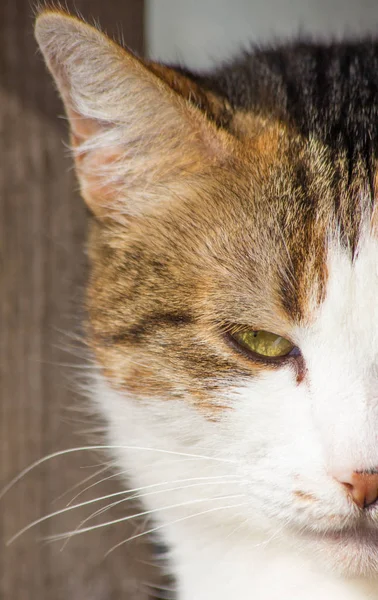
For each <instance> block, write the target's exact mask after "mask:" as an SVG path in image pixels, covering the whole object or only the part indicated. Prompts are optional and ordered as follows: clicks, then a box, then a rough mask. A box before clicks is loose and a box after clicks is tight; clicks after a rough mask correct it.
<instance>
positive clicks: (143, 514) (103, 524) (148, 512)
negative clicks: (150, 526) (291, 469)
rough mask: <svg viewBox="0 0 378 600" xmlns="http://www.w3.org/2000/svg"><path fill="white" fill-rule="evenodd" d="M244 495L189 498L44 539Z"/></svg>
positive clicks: (58, 538)
mask: <svg viewBox="0 0 378 600" xmlns="http://www.w3.org/2000/svg"><path fill="white" fill-rule="evenodd" d="M242 496H244V494H231V495H228V496H218V497H214V498H200V499H197V500H188V501H186V502H179V503H178V504H171V505H169V506H163V507H161V508H154V509H151V510H144V511H142V512H140V513H136V514H134V515H128V516H127V517H121V518H119V519H113V520H112V521H107V522H106V523H99V524H98V525H93V526H92V527H83V528H82V529H77V530H75V529H74V530H72V531H67V532H66V533H58V534H56V535H52V536H48V537H46V538H44V539H46V540H61V539H65V538H66V537H67V536H69V537H71V536H74V535H79V534H81V533H86V532H88V531H93V530H95V529H101V528H103V527H108V526H110V525H116V524H118V523H124V522H125V521H130V520H131V519H136V518H138V517H144V516H148V515H151V514H155V513H157V512H161V511H164V510H170V509H173V508H181V507H184V506H190V505H192V504H198V503H201V502H209V501H210V500H211V501H212V502H214V501H215V500H227V499H229V498H240V497H242Z"/></svg>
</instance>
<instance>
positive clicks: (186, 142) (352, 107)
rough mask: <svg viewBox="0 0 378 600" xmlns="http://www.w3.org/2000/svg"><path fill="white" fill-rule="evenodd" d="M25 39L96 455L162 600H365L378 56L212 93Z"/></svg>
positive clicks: (338, 52)
mask: <svg viewBox="0 0 378 600" xmlns="http://www.w3.org/2000/svg"><path fill="white" fill-rule="evenodd" d="M36 37H37V40H38V42H39V45H40V48H41V51H42V53H43V55H44V57H45V60H46V62H47V65H48V67H49V69H50V71H51V73H52V75H53V77H54V79H55V82H56V84H57V87H58V89H59V91H60V94H61V96H62V99H63V101H64V104H65V108H66V112H67V115H68V119H69V122H70V130H71V144H72V151H73V155H74V160H75V165H76V172H77V176H78V179H79V182H80V187H81V193H82V196H83V198H84V200H85V201H86V203H87V205H88V207H89V209H90V210H91V212H92V214H93V219H92V220H93V223H92V225H91V231H90V236H89V242H88V253H89V257H90V261H91V273H90V278H89V283H88V293H87V310H88V324H87V338H88V343H89V346H90V348H91V350H92V352H93V356H94V360H95V362H96V365H97V374H96V376H95V377H94V380H93V382H92V385H93V402H94V403H95V405H96V406H97V410H98V411H99V412H100V413H101V415H102V417H103V418H104V419H105V421H106V427H107V445H108V446H109V447H110V449H109V452H111V453H112V456H113V457H114V458H115V460H116V461H117V463H118V465H119V466H120V467H121V468H122V470H123V471H124V472H127V473H128V475H129V477H128V481H129V484H130V485H131V486H132V487H133V488H138V489H139V488H140V489H142V490H143V506H144V511H145V512H146V513H148V514H149V516H150V518H151V523H150V530H151V531H153V532H154V534H155V535H158V536H159V539H161V540H163V542H164V544H165V545H166V546H167V563H168V568H169V570H170V572H171V573H172V574H173V575H174V576H175V580H176V582H177V598H178V600H226V599H227V600H230V599H235V600H278V599H280V600H288V599H289V598H290V599H292V598H299V599H301V600H315V599H316V600H318V599H319V598H321V599H322V600H330V599H332V600H341V599H342V600H362V599H366V598H372V599H378V579H377V575H378V500H377V499H378V386H377V384H378V303H377V297H378V221H377V211H376V187H377V186H376V181H377V179H376V176H377V166H378V165H377V149H378V42H374V41H373V40H364V41H361V42H359V41H352V42H337V43H336V42H330V43H323V42H322V43H313V42H306V41H294V42H292V43H286V44H282V45H277V46H272V47H266V48H260V47H256V48H254V49H252V50H251V51H250V52H245V53H244V54H242V55H241V56H240V57H239V58H237V59H234V60H232V61H230V62H229V63H226V64H224V65H223V66H220V67H218V68H215V69H214V70H213V71H211V72H208V73H202V74H201V73H192V72H191V71H189V70H187V69H185V68H183V67H170V66H166V65H162V64H158V63H156V62H153V61H151V60H147V59H146V60H142V59H141V58H138V57H136V56H134V55H133V54H132V53H131V52H129V51H128V50H127V49H125V48H123V47H121V46H120V45H119V44H117V43H116V42H114V41H112V40H110V39H109V38H108V37H107V36H106V35H105V34H103V33H101V32H100V31H99V30H98V29H96V28H94V27H92V26H90V25H88V24H86V23H84V22H83V21H81V20H80V19H78V18H76V17H75V16H71V15H69V14H66V13H65V12H64V11H62V10H56V9H43V10H42V11H41V12H40V14H39V16H38V18H37V22H36Z"/></svg>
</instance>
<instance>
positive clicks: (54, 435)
mask: <svg viewBox="0 0 378 600" xmlns="http://www.w3.org/2000/svg"><path fill="white" fill-rule="evenodd" d="M65 3H66V5H67V6H68V7H70V6H73V5H75V6H76V8H77V9H78V10H80V11H81V13H82V14H83V15H84V16H85V17H87V18H96V19H98V20H99V22H100V23H101V24H102V25H103V26H104V27H105V28H106V30H107V31H108V32H109V33H113V34H115V35H116V36H117V35H119V32H120V31H122V32H123V35H124V38H125V41H126V43H127V44H128V45H129V46H130V47H132V48H134V49H136V50H137V51H140V52H142V51H143V2H142V0H106V1H104V0H86V1H85V0H76V1H75V2H73V1H72V2H71V1H70V0H66V2H65ZM31 4H32V2H30V0H2V1H1V2H0V158H1V163H0V378H1V379H0V394H1V397H0V487H1V486H2V485H5V484H6V483H7V482H8V481H9V480H10V479H11V478H12V477H14V476H15V475H16V474H17V473H19V472H20V471H21V470H22V469H23V468H25V467H26V466H27V465H29V464H30V463H32V462H33V461H36V460H38V459H39V458H41V457H43V456H45V455H47V454H49V453H51V452H55V451H58V450H61V449H65V448H70V447H74V446H81V445H85V444H87V443H88V437H87V435H86V434H85V430H88V429H90V427H91V426H92V425H91V424H90V421H89V418H88V417H87V415H86V414H85V412H84V413H81V412H80V410H76V408H79V407H80V406H81V405H82V403H83V401H82V398H81V397H80V396H79V395H78V393H77V392H76V391H75V385H76V384H75V381H76V380H77V377H76V375H75V374H77V373H80V372H81V371H80V368H77V367H80V365H82V364H83V359H82V356H81V352H80V351H78V350H77V348H76V349H75V346H76V343H75V342H74V341H73V336H74V335H76V334H77V333H78V332H79V331H80V307H81V303H82V290H83V285H84V281H85V271H86V265H85V259H84V254H83V242H84V239H85V231H86V221H87V214H86V211H85V209H84V206H83V204H82V202H81V201H80V199H79V197H78V194H77V193H76V192H75V191H74V190H75V188H76V187H77V184H76V182H75V178H74V175H73V172H72V165H71V160H70V158H69V156H68V153H67V150H65V147H64V144H63V140H65V139H67V132H66V123H65V121H64V119H59V118H58V116H57V115H62V114H63V110H62V105H61V103H60V100H59V99H58V96H57V93H56V92H55V90H54V88H53V85H52V81H51V79H50V78H49V76H48V74H47V72H46V69H45V67H44V64H43V61H42V58H41V56H40V55H39V54H38V52H37V48H36V44H35V42H34V37H33V25H32V22H33V10H32V7H31ZM92 439H93V438H92ZM102 461H103V457H101V456H96V455H94V454H92V453H89V452H87V453H79V454H71V455H66V456H63V457H61V458H56V459H54V460H51V461H49V462H47V463H45V464H44V465H43V466H40V467H38V468H36V469H35V470H33V471H32V472H31V473H29V474H28V475H27V476H25V477H24V478H23V479H22V480H21V481H20V482H19V483H18V484H17V485H16V486H14V487H13V488H12V489H11V490H10V491H9V492H8V493H7V494H6V496H5V497H4V498H3V499H2V500H1V501H0V598H1V599H4V600H47V599H48V600H61V599H62V600H63V599H64V600H67V599H69V600H110V599H113V598H114V599H117V600H121V599H123V598H125V599H138V600H146V599H147V598H148V597H150V596H149V594H148V593H147V591H146V590H147V588H146V586H145V585H144V583H143V582H151V581H154V580H155V578H156V573H157V569H156V567H153V566H149V563H150V561H151V556H150V551H149V548H148V547H147V545H146V543H144V542H143V541H140V542H139V543H135V544H134V545H130V544H127V545H125V546H123V547H122V548H120V549H119V550H116V551H114V552H113V553H112V554H110V555H109V557H108V558H104V554H105V553H106V551H107V550H109V549H110V548H111V547H112V546H114V544H116V543H117V542H119V541H120V540H122V539H123V538H126V537H128V536H129V535H131V534H133V533H135V531H138V530H137V529H136V525H134V524H133V525H128V526H126V525H120V526H117V527H108V528H106V529H99V530H97V531H95V532H91V533H87V534H83V535H80V536H77V537H75V538H73V539H72V540H71V541H70V542H69V543H68V544H67V545H66V546H65V547H64V549H63V550H62V543H61V542H51V541H50V542H46V541H41V539H43V538H46V537H47V536H49V535H53V534H56V533H58V532H62V531H69V530H71V529H74V528H75V527H77V526H78V525H79V524H80V522H81V521H82V520H83V519H84V518H85V517H86V516H87V515H89V514H91V512H93V510H95V508H97V507H98V505H97V504H95V505H94V506H89V507H87V509H86V510H84V508H83V509H82V510H81V509H80V510H74V511H72V512H69V513H67V514H66V515H65V516H64V517H61V518H59V517H56V518H53V519H51V520H49V521H46V522H44V523H43V524H41V525H40V526H37V527H34V528H33V529H32V530H30V531H28V532H27V533H25V534H24V535H23V536H21V537H20V538H19V539H17V540H16V541H15V542H14V543H12V544H11V545H10V546H9V547H6V546H5V542H6V540H8V539H9V538H10V537H11V536H12V535H14V534H15V533H16V532H17V531H18V530H19V529H21V528H22V527H24V526H26V525H27V524H28V523H30V522H32V521H33V520H35V519H38V518H40V517H41V516H43V515H46V514H48V513H49V512H52V511H54V510H58V509H59V508H62V507H64V506H65V505H66V503H67V501H68V500H70V499H72V497H73V496H74V494H75V492H74V491H71V492H69V493H68V494H67V495H65V496H64V498H62V499H61V500H57V499H58V498H59V497H60V496H61V495H62V494H64V493H65V492H67V490H69V489H70V488H71V487H72V486H74V485H75V484H77V483H78V482H80V481H82V480H83V479H85V478H86V477H89V476H90V475H93V474H94V473H96V471H97V470H98V469H99V468H100V466H101V463H102ZM96 465H97V466H96ZM109 474H110V472H109V471H107V472H105V471H104V472H103V473H102V475H101V474H98V475H97V477H93V479H91V480H90V481H89V483H91V482H95V481H97V480H99V479H100V478H101V476H102V477H106V475H109ZM80 489H81V488H77V489H76V490H75V491H76V492H77V491H79V490H80ZM119 489H120V484H119V483H118V482H117V481H116V480H114V479H110V480H109V481H108V482H106V483H104V484H103V485H98V486H96V487H94V488H92V489H91V490H89V491H88V492H87V493H86V494H84V495H82V496H80V498H79V499H78V500H77V501H80V500H82V501H83V500H88V499H90V498H94V497H96V496H97V495H104V494H105V493H112V492H115V491H117V490H119ZM100 506H102V505H101V504H100ZM124 515H125V509H124V508H123V507H122V508H120V507H119V508H118V510H117V509H116V508H114V509H113V510H109V511H108V512H107V513H105V515H104V517H106V518H108V517H109V520H111V519H114V518H117V517H120V516H124ZM139 527H140V526H139Z"/></svg>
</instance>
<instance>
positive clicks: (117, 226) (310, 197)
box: [37, 13, 366, 417]
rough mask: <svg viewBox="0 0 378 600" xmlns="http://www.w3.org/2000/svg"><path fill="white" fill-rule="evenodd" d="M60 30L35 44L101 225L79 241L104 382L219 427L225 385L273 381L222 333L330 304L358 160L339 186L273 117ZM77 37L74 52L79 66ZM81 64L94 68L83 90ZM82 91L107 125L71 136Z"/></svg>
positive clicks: (338, 159)
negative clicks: (335, 255) (331, 270)
mask: <svg viewBox="0 0 378 600" xmlns="http://www.w3.org/2000/svg"><path fill="white" fill-rule="evenodd" d="M54 19H55V20H54ZM62 19H63V21H64V23H62ZM65 19H66V17H64V16H62V15H60V16H59V15H55V17H54V15H51V13H48V14H42V16H41V17H40V19H39V21H38V23H39V25H37V36H38V37H39V41H40V44H41V47H42V50H43V51H44V53H45V56H46V60H47V62H48V64H49V66H50V69H51V70H52V72H53V74H54V76H55V78H56V80H57V83H58V86H59V88H60V91H61V93H62V96H63V99H64V101H65V103H66V107H67V112H68V115H69V117H71V127H72V135H73V142H74V146H75V155H76V165H77V171H78V176H79V179H80V182H81V187H82V191H83V195H84V197H85V199H86V201H87V202H88V205H89V207H90V208H91V210H92V211H93V213H94V214H95V215H96V216H97V219H96V220H95V222H94V224H93V228H92V232H91V236H90V241H89V252H90V257H91V261H92V273H91V278H90V282H89V291H88V302H87V306H88V314H89V321H88V336H89V340H90V343H91V345H92V347H93V350H94V352H95V355H96V357H97V360H98V362H99V363H100V364H101V365H102V367H103V369H104V372H105V373H106V375H107V377H108V378H109V379H110V380H111V381H112V383H113V385H115V386H117V387H120V388H122V389H124V390H127V391H128V392H130V393H131V394H132V395H133V396H135V397H136V398H140V399H143V398H151V397H156V396H159V397H162V398H167V399H168V398H184V397H185V398H190V399H191V401H192V402H194V403H195V404H196V405H197V406H200V407H201V408H202V409H204V410H206V411H208V412H209V414H210V415H212V417H214V414H216V411H217V410H219V409H223V408H224V407H223V406H222V407H220V406H219V405H218V403H217V390H218V388H219V386H220V385H221V386H222V387H223V389H224V387H225V386H226V387H227V386H228V385H232V384H233V382H234V381H235V380H236V379H237V380H240V377H243V376H257V375H258V374H259V373H260V372H261V370H264V369H269V368H275V367H274V365H263V364H261V363H260V364H258V363H255V362H253V361H251V360H249V359H246V358H245V357H243V356H242V355H241V354H239V353H238V352H235V350H234V349H232V348H231V347H230V345H228V344H227V342H226V339H225V336H224V332H225V331H226V330H227V328H229V327H230V326H231V325H233V324H242V325H248V326H250V327H252V328H254V329H264V330H268V331H272V332H274V333H277V334H279V335H282V336H284V337H287V338H290V339H291V337H292V331H293V326H295V325H296V324H298V323H305V322H309V321H311V319H312V318H313V317H314V310H316V306H317V305H318V304H319V303H320V302H321V301H322V299H323V297H324V293H325V284H326V280H327V270H326V263H327V261H326V257H327V243H328V236H329V233H330V232H331V233H333V234H334V233H335V231H339V232H340V236H341V238H344V239H345V240H347V243H348V244H349V245H350V249H351V252H355V250H356V248H357V245H358V230H359V226H360V223H361V220H362V218H363V216H364V214H363V213H364V210H365V209H364V207H363V206H362V207H361V209H360V212H359V213H358V214H356V205H357V200H356V198H359V197H360V196H361V192H363V191H364V189H365V187H366V186H365V183H364V182H365V181H366V176H365V175H366V173H365V171H364V166H363V164H362V163H361V164H360V163H358V162H357V163H356V167H355V172H354V173H353V178H352V179H353V183H352V184H351V185H349V182H350V173H348V168H349V167H348V162H347V160H346V158H345V155H344V154H343V152H342V151H340V153H339V154H338V155H337V156H335V153H334V152H331V150H330V149H329V148H328V146H327V145H326V144H325V143H324V142H323V141H321V140H319V139H318V140H316V139H314V138H311V137H309V136H305V135H303V133H300V132H299V131H297V130H296V128H295V127H294V126H293V124H290V123H285V122H283V121H281V120H280V119H277V117H276V116H274V117H273V116H271V117H269V115H264V116H262V115H261V114H260V113H254V112H253V111H246V110H241V109H240V110H235V109H233V110H231V108H230V105H229V103H228V102H227V101H226V100H225V99H221V98H220V97H219V95H217V94H214V93H213V92H209V91H208V90H206V89H205V88H201V86H200V85H199V84H198V83H195V82H194V80H191V79H190V78H188V77H187V76H186V75H185V74H184V73H183V72H180V71H177V70H173V69H170V68H169V67H166V66H161V65H157V64H156V63H151V62H149V61H147V62H145V63H143V62H142V61H141V60H140V59H137V58H135V57H133V56H132V54H130V53H128V52H127V51H125V50H124V49H121V48H119V47H116V46H115V44H114V43H112V42H108V41H107V39H106V38H105V37H104V36H103V35H102V34H100V33H98V32H97V31H96V32H92V33H91V30H90V28H89V27H88V26H87V25H84V24H82V23H80V22H79V21H77V20H72V19H71V20H70V21H68V22H65ZM60 29H61V30H64V40H63V41H64V42H65V46H64V48H65V49H64V51H63V50H62V49H61V46H60V44H61V43H62V41H61V40H59V39H56V40H55V41H51V36H55V37H56V38H58V37H59V34H57V33H56V32H57V31H58V32H59V31H60ZM71 30H72V31H71ZM71 34H72V40H71V38H70V35H71ZM78 36H79V37H81V41H82V49H81V50H80V52H82V54H80V53H79V54H75V52H76V53H78V52H79V50H78V49H77V47H76V46H75V40H77V37H78ZM70 40H71V46H70V45H69V42H70ZM95 51H96V56H93V57H92V55H91V52H92V53H93V52H95ZM62 53H63V58H62V56H61V55H62ZM102 55H103V56H102ZM101 56H102V58H101ZM78 57H79V58H80V60H83V61H87V63H88V66H87V68H88V70H89V73H88V75H87V77H88V78H89V79H90V86H89V88H88V91H87V92H85V85H86V79H85V77H84V75H85V73H84V72H83V71H78V72H77V73H76V66H77V61H78ZM60 61H63V62H64V61H68V62H69V64H70V70H69V71H67V70H64V69H63V71H62V65H61V64H60ZM70 61H71V62H70ZM75 61H76V62H75ZM99 61H102V63H103V65H104V66H103V70H106V73H105V74H104V72H102V71H101V70H99V68H98V64H99ZM62 73H64V75H62ZM67 73H69V77H68V76H67ZM109 73H110V74H113V75H112V76H113V83H112V80H111V79H110V78H109V77H110V76H109ZM75 77H76V78H78V81H76V80H75ZM70 78H71V79H70ZM109 85H114V86H116V87H117V89H118V90H120V92H118V95H117V94H115V95H114V96H112V95H111V94H110V93H108V88H107V86H109ZM82 89H84V92H83V93H82ZM104 90H105V91H104ZM105 92H106V93H105ZM85 93H87V95H88V94H90V95H96V94H97V97H98V103H99V105H100V106H101V110H102V111H103V113H104V114H105V115H106V114H107V113H106V111H108V113H109V115H108V117H107V120H106V121H104V120H96V119H95V118H94V117H93V118H92V120H90V122H89V121H88V119H89V117H88V115H85V114H83V115H82V118H83V119H84V121H83V122H82V125H83V123H84V125H85V126H80V127H79V128H78V123H80V121H77V120H76V119H75V118H73V114H74V112H73V111H78V110H79V107H80V106H81V105H84V104H85V101H86V96H85ZM103 96H104V98H103ZM95 99H96V98H91V103H92V104H93V102H94V101H95ZM80 102H81V104H80ZM101 103H103V104H101ZM112 103H113V104H112ZM117 103H121V104H120V105H119V106H118V104H117ZM83 110H84V109H83ZM126 112H127V115H128V116H127V118H126V117H125V113H126ZM75 114H76V113H75ZM93 129H94V130H95V134H94V135H95V136H97V135H99V136H101V135H102V134H103V133H104V130H111V131H112V130H114V132H115V134H116V135H115V138H114V139H116V140H117V144H116V146H115V147H114V146H112V147H108V146H106V145H104V144H103V145H101V144H99V145H98V146H97V147H96V146H95V145H92V146H91V144H89V145H87V146H85V143H86V142H87V141H88V137H89V141H90V140H91V137H92V136H93ZM99 139H101V138H99ZM83 142H84V146H83V145H82V144H83ZM83 148H84V150H83ZM130 165H131V166H130ZM109 173H110V177H109ZM358 206H360V204H358ZM314 207H316V208H314ZM293 342H294V343H295V339H294V340H293ZM297 367H298V365H297ZM298 369H299V370H298ZM298 369H297V370H298V373H297V377H298V381H301V380H302V379H303V377H304V372H303V370H302V371H301V370H300V368H299V367H298Z"/></svg>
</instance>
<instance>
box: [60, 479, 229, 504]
mask: <svg viewBox="0 0 378 600" xmlns="http://www.w3.org/2000/svg"><path fill="white" fill-rule="evenodd" d="M126 474H127V471H118V472H117V473H113V474H112V475H109V477H104V478H103V479H100V480H99V481H96V482H95V483H92V484H91V485H89V486H88V487H86V488H85V489H84V490H81V491H80V492H79V493H78V494H76V496H74V498H72V500H70V501H69V502H68V504H67V506H69V505H70V504H71V503H72V502H74V501H75V500H76V499H77V498H79V496H81V495H82V494H84V493H85V492H86V491H87V490H89V489H91V488H93V487H95V486H96V485H100V484H101V483H103V482H104V481H109V479H113V478H115V477H120V476H121V475H126ZM226 477H229V475H212V476H207V477H190V478H189V479H174V480H171V481H162V482H161V483H153V484H150V485H146V486H143V487H140V488H135V489H131V490H128V491H129V492H136V491H138V492H140V491H143V490H144V489H146V490H147V489H150V488H152V487H156V486H160V485H168V484H172V483H186V482H187V481H200V480H208V479H224V478H226Z"/></svg>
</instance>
